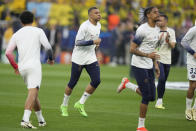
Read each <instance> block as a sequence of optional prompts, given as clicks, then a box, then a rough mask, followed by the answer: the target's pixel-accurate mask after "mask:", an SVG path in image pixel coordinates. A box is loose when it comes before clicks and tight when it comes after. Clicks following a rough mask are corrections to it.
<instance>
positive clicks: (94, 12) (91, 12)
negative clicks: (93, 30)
mask: <svg viewBox="0 0 196 131" xmlns="http://www.w3.org/2000/svg"><path fill="white" fill-rule="evenodd" d="M88 16H89V17H90V19H92V20H94V21H100V19H101V14H100V11H99V9H98V8H97V7H91V8H89V9H88Z"/></svg>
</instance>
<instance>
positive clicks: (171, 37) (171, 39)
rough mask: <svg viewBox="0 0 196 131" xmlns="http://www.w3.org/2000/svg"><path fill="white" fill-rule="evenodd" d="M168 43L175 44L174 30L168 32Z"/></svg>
mask: <svg viewBox="0 0 196 131" xmlns="http://www.w3.org/2000/svg"><path fill="white" fill-rule="evenodd" d="M170 41H171V42H173V43H176V35H175V31H174V30H171V32H170Z"/></svg>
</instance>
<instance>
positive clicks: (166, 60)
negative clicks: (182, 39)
mask: <svg viewBox="0 0 196 131" xmlns="http://www.w3.org/2000/svg"><path fill="white" fill-rule="evenodd" d="M167 23H168V17H167V16H166V15H164V14H161V15H160V17H159V21H158V22H157V26H158V27H159V28H160V37H159V43H158V47H157V50H158V52H157V53H158V54H159V55H160V59H159V60H158V64H159V69H160V76H159V80H158V85H157V94H158V99H157V102H156V105H155V108H158V109H165V107H164V106H163V96H164V93H165V84H166V81H167V77H168V75H169V71H170V65H171V50H172V49H173V48H174V47H175V45H176V36H175V31H174V30H173V29H172V28H169V27H167Z"/></svg>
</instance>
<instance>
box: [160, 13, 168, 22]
mask: <svg viewBox="0 0 196 131" xmlns="http://www.w3.org/2000/svg"><path fill="white" fill-rule="evenodd" d="M160 17H164V18H165V20H167V21H168V16H167V15H166V14H160Z"/></svg>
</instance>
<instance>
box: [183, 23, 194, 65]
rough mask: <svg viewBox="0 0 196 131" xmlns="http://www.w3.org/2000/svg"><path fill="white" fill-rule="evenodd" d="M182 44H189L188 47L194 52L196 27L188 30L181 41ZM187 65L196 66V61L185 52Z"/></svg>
mask: <svg viewBox="0 0 196 131" xmlns="http://www.w3.org/2000/svg"><path fill="white" fill-rule="evenodd" d="M182 41H183V42H186V43H187V44H189V46H190V47H191V48H192V49H193V50H194V51H195V52H196V26H194V27H192V28H190V29H189V31H188V32H187V33H186V35H185V36H184V37H183V39H182ZM187 65H193V66H196V59H195V58H194V57H193V55H191V54H190V53H188V52H187Z"/></svg>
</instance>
